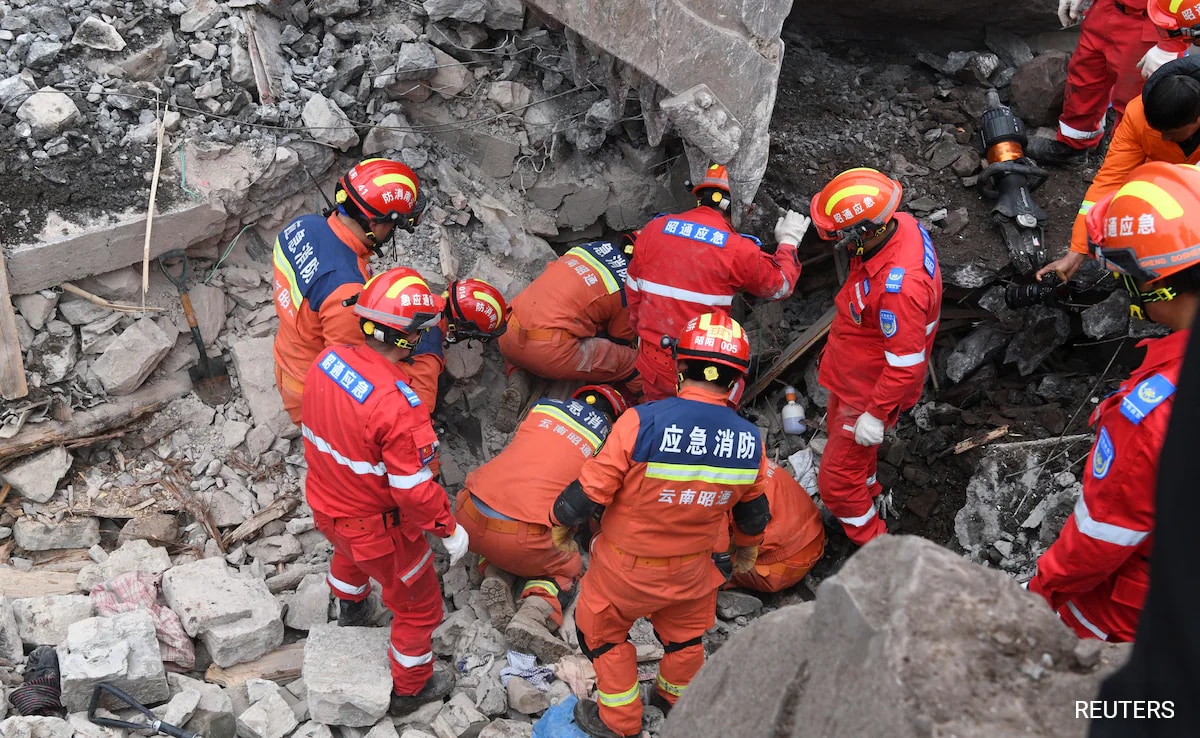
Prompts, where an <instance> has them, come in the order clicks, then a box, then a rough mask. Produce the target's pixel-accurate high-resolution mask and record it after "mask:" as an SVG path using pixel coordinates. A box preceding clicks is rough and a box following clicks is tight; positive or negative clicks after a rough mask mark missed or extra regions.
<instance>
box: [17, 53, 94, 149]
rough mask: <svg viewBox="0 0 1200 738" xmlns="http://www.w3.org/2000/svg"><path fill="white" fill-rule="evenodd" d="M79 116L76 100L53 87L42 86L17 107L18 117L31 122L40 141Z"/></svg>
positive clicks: (52, 135)
mask: <svg viewBox="0 0 1200 738" xmlns="http://www.w3.org/2000/svg"><path fill="white" fill-rule="evenodd" d="M31 66H32V65H31ZM78 117H79V108H78V107H77V106H76V105H75V101H74V100H72V99H71V98H70V97H68V96H67V95H66V94H64V93H62V92H59V91H58V90H56V89H54V88H53V87H43V88H41V89H40V90H38V91H37V94H36V95H30V96H29V97H27V98H25V101H24V102H22V103H21V105H20V107H18V108H17V118H19V119H20V120H23V121H25V122H26V123H28V124H29V127H30V129H31V130H32V132H33V133H32V135H33V137H34V138H35V139H37V140H39V141H41V140H45V139H47V138H53V137H54V136H57V135H58V134H60V133H62V132H63V131H64V130H65V129H66V128H67V126H69V125H71V123H73V122H75V119H76V118H78Z"/></svg>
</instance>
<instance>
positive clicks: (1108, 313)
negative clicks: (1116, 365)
mask: <svg viewBox="0 0 1200 738" xmlns="http://www.w3.org/2000/svg"><path fill="white" fill-rule="evenodd" d="M1079 317H1080V318H1081V319H1082V321H1083V333H1084V335H1086V336H1087V337H1088V338H1096V339H1100V338H1108V337H1109V336H1124V335H1126V334H1127V333H1128V332H1129V294H1128V293H1127V292H1125V290H1113V291H1112V294H1111V295H1109V296H1108V297H1106V298H1104V300H1102V301H1101V302H1099V303H1097V304H1095V305H1092V306H1091V307H1090V308H1087V309H1085V310H1084V311H1083V312H1082V313H1080V315H1079Z"/></svg>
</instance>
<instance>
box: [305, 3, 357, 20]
mask: <svg viewBox="0 0 1200 738" xmlns="http://www.w3.org/2000/svg"><path fill="white" fill-rule="evenodd" d="M358 11H359V0H316V2H314V3H312V7H311V8H309V11H308V12H309V13H310V14H311V15H313V16H314V17H317V18H349V17H350V16H352V15H357V14H358Z"/></svg>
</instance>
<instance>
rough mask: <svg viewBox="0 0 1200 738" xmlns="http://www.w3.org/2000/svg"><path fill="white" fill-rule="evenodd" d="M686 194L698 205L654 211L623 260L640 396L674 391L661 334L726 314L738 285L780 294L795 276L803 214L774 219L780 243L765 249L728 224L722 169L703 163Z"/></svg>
mask: <svg viewBox="0 0 1200 738" xmlns="http://www.w3.org/2000/svg"><path fill="white" fill-rule="evenodd" d="M692 193H693V194H695V195H696V198H697V200H696V207H694V208H692V209H691V210H688V211H685V212H682V213H679V214H677V215H660V216H658V217H656V218H654V219H653V220H651V221H650V222H649V223H647V224H646V225H645V226H644V227H642V229H641V231H640V232H639V234H638V236H637V248H636V250H635V251H634V252H633V259H632V260H631V261H630V263H629V277H628V281H627V283H626V284H627V286H628V288H629V292H628V301H629V323H630V325H631V326H632V327H633V330H634V332H635V333H636V334H637V335H638V337H639V339H640V340H639V342H638V357H637V364H636V366H637V370H638V373H639V374H640V375H641V377H642V382H643V384H642V391H643V393H644V396H645V399H646V400H661V399H663V398H665V397H670V396H671V395H672V394H674V392H675V361H674V359H673V358H672V357H671V353H670V352H669V351H667V350H666V349H664V348H662V347H661V346H659V339H661V338H662V336H664V335H666V336H677V335H679V333H680V332H681V331H682V330H683V326H684V325H685V324H687V322H688V320H690V319H691V318H692V317H693V316H695V315H698V314H699V313H702V312H706V311H714V310H715V311H718V312H722V313H726V314H728V313H729V311H730V306H731V305H733V296H734V295H736V294H737V293H738V292H740V291H742V290H746V291H749V292H750V293H752V294H754V295H757V296H758V297H762V298H765V299H768V300H783V299H785V298H787V297H788V296H789V295H791V294H792V290H793V289H795V287H796V280H797V279H798V278H799V277H800V261H799V259H798V258H797V256H796V246H797V245H798V244H799V243H800V241H801V239H803V238H804V232H805V231H806V230H807V229H808V218H805V217H804V216H803V215H800V214H799V213H795V212H792V211H790V210H789V211H788V212H787V214H786V215H784V216H783V217H782V218H780V219H779V221H778V223H776V225H775V238H776V240H777V241H778V242H779V247H778V249H777V250H776V251H775V254H774V255H771V254H768V253H766V252H765V251H763V250H762V248H761V244H760V243H759V241H758V239H755V238H753V237H750V236H746V235H743V234H740V233H737V232H735V231H734V230H733V228H732V225H731V223H730V215H729V207H730V205H731V203H732V199H731V198H730V196H729V177H728V175H727V174H726V172H725V167H723V166H720V165H717V164H714V165H713V166H711V167H709V168H708V172H707V174H706V175H705V177H704V179H703V180H702V181H701V182H700V183H698V184H697V185H696V186H695V187H693V188H692Z"/></svg>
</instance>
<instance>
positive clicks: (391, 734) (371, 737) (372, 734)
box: [363, 718, 400, 738]
mask: <svg viewBox="0 0 1200 738" xmlns="http://www.w3.org/2000/svg"><path fill="white" fill-rule="evenodd" d="M363 738H400V734H399V733H397V732H396V726H395V725H393V724H392V721H391V720H390V719H389V718H384V719H383V720H380V721H379V722H378V723H375V727H373V728H371V729H370V730H368V731H367V734H366V735H364V736H363Z"/></svg>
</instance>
